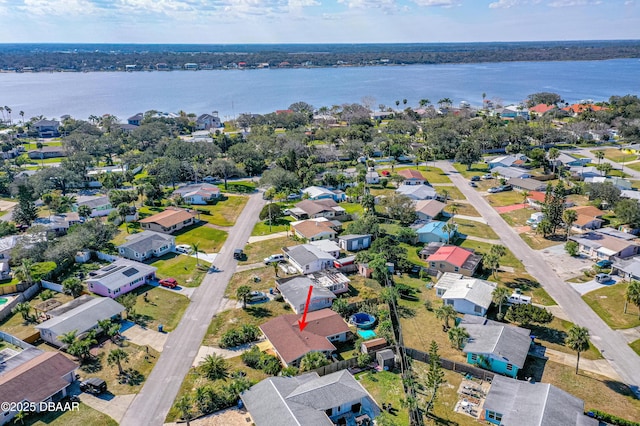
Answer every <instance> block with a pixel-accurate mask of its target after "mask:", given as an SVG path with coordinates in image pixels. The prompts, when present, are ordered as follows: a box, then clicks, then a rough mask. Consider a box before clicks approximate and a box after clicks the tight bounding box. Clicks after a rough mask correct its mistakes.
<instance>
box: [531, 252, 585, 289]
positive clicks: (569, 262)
mask: <svg viewBox="0 0 640 426" xmlns="http://www.w3.org/2000/svg"><path fill="white" fill-rule="evenodd" d="M538 253H540V254H541V255H542V257H543V258H544V260H545V262H546V263H547V264H548V265H549V267H550V268H551V269H553V270H554V271H555V273H556V274H558V276H559V277H560V279H562V280H563V281H567V280H569V279H571V278H575V277H577V276H578V275H580V274H582V273H583V271H585V270H587V269H591V267H592V266H593V261H592V260H591V259H588V258H586V257H572V256H569V254H568V253H567V252H566V251H565V249H564V244H558V245H556V246H551V247H547V248H546V249H542V250H538Z"/></svg>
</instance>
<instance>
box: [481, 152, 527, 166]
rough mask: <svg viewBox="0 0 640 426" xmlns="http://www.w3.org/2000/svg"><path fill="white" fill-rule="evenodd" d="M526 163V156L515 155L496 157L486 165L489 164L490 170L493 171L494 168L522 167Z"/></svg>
mask: <svg viewBox="0 0 640 426" xmlns="http://www.w3.org/2000/svg"><path fill="white" fill-rule="evenodd" d="M526 161H527V156H526V155H524V154H515V155H502V156H500V157H496V158H494V159H492V160H490V161H489V162H488V163H487V164H489V168H490V169H494V168H496V167H512V166H522V165H523V164H524V163H525V162H526Z"/></svg>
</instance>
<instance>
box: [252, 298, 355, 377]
mask: <svg viewBox="0 0 640 426" xmlns="http://www.w3.org/2000/svg"><path fill="white" fill-rule="evenodd" d="M301 318H302V315H296V314H291V315H281V316H279V317H277V318H274V319H272V320H269V321H267V322H265V323H264V324H262V325H261V326H260V330H261V331H262V333H263V334H264V335H265V337H266V338H267V339H268V340H269V343H270V344H271V346H272V347H273V350H274V352H275V353H276V354H277V355H278V358H280V360H281V361H282V362H283V363H284V365H285V366H287V367H288V366H291V365H293V366H296V367H297V366H299V365H300V359H301V358H302V357H303V356H305V355H306V354H308V353H309V352H321V353H323V354H324V355H326V356H327V357H328V356H330V355H331V353H333V351H335V350H336V347H335V346H334V345H333V343H332V342H344V341H346V340H347V338H348V336H349V333H350V330H349V326H348V325H347V323H346V322H345V321H344V320H343V319H342V317H341V316H340V315H339V314H338V313H336V312H334V311H332V310H331V309H321V310H319V311H314V312H309V313H308V314H307V318H306V320H307V326H306V327H305V328H304V330H302V331H300V325H299V324H298V320H300V319H301Z"/></svg>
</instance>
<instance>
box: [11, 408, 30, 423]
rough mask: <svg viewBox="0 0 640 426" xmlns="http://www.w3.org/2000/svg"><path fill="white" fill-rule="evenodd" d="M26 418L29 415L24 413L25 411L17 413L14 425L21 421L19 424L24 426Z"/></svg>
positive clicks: (14, 417)
mask: <svg viewBox="0 0 640 426" xmlns="http://www.w3.org/2000/svg"><path fill="white" fill-rule="evenodd" d="M25 417H27V413H26V412H24V411H22V410H21V411H18V412H17V413H16V415H15V416H13V422H14V423H17V422H18V421H19V422H20V424H21V425H23V424H24V419H25Z"/></svg>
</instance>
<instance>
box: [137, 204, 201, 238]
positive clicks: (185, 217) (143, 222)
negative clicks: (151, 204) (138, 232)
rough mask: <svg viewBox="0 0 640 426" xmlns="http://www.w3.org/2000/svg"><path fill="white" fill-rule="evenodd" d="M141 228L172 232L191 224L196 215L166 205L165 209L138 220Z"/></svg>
mask: <svg viewBox="0 0 640 426" xmlns="http://www.w3.org/2000/svg"><path fill="white" fill-rule="evenodd" d="M138 222H139V223H140V226H141V227H142V229H147V230H150V231H157V232H165V233H168V234H172V233H174V232H176V231H179V230H181V229H182V228H186V227H187V226H191V225H193V224H194V223H195V222H196V215H195V214H194V213H193V212H191V211H189V210H185V209H180V208H178V207H168V208H167V209H166V210H165V211H163V212H160V213H157V214H154V215H152V216H149V217H145V218H144V219H140V220H139V221H138Z"/></svg>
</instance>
